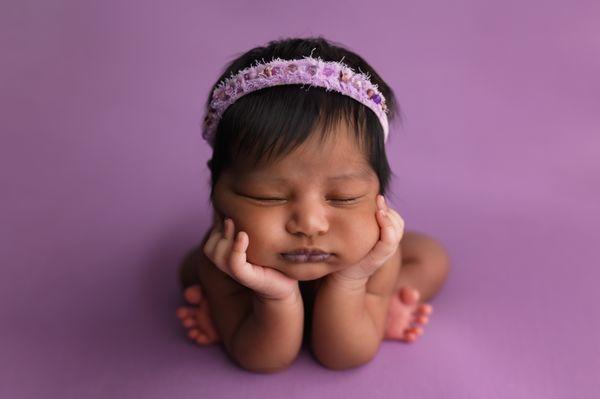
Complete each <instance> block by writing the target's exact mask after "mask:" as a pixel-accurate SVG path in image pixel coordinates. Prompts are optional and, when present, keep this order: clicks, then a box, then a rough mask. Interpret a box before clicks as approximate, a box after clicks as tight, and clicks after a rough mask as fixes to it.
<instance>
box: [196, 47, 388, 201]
mask: <svg viewBox="0 0 600 399" xmlns="http://www.w3.org/2000/svg"><path fill="white" fill-rule="evenodd" d="M309 55H310V56H313V57H315V58H317V57H320V58H321V59H322V60H323V61H341V62H343V63H344V64H346V65H348V66H349V67H350V68H352V69H353V70H354V71H356V72H360V73H364V74H366V75H367V76H369V80H370V81H371V83H373V84H376V85H377V89H378V90H379V91H380V92H381V93H382V94H383V96H384V97H385V99H386V105H387V108H388V113H387V116H388V120H389V121H390V122H391V121H392V120H393V119H394V117H395V116H396V115H397V114H398V107H397V104H396V98H395V95H394V92H393V91H392V89H391V88H390V87H389V86H388V85H387V84H386V83H385V82H384V81H383V79H381V77H380V76H379V75H378V74H377V72H376V71H375V70H374V69H373V68H372V67H371V66H370V65H369V64H368V63H367V62H366V61H365V60H364V59H363V58H361V57H360V56H359V55H357V54H356V53H354V52H352V51H350V50H348V49H346V48H344V47H343V46H342V45H340V44H339V43H335V44H334V43H333V42H331V41H328V40H326V39H325V38H323V37H322V36H319V37H309V38H288V39H279V40H274V41H271V42H269V43H267V45H266V46H263V47H255V48H253V49H251V50H249V51H247V52H245V53H243V54H242V55H240V56H238V57H237V58H236V59H235V60H233V61H232V62H231V63H230V64H229V65H227V66H226V67H225V70H224V72H223V74H222V75H221V76H220V77H219V79H218V80H217V82H216V83H215V84H214V85H213V87H212V88H211V90H210V93H211V94H212V92H213V90H214V89H215V88H216V87H217V86H218V84H219V83H220V82H221V81H222V80H224V79H226V78H229V77H230V76H231V75H232V74H236V73H237V72H239V71H240V70H242V69H245V68H248V67H251V66H253V65H254V64H255V63H256V62H257V61H259V62H268V61H270V60H272V59H273V58H281V59H283V60H290V59H298V58H303V57H305V56H309ZM210 101H211V98H210V94H209V97H208V100H207V102H206V108H205V109H207V108H208V106H209V104H210ZM341 121H344V122H346V123H348V124H349V126H351V127H352V128H351V129H350V130H352V131H353V132H355V134H356V140H357V142H358V143H360V145H361V148H363V149H364V151H365V156H366V159H367V161H368V162H369V164H370V166H371V167H372V168H373V170H374V172H375V173H376V175H377V177H378V178H379V183H380V191H379V193H380V194H384V195H385V193H386V190H387V188H388V184H389V181H390V176H391V175H392V174H393V172H392V171H391V168H390V166H389V164H388V160H387V157H386V153H385V146H384V138H383V127H382V126H381V123H380V122H379V119H378V118H377V116H376V114H375V113H374V112H373V111H372V110H371V109H369V108H368V107H367V106H365V105H364V104H362V103H360V102H358V101H356V100H355V99H353V98H351V97H348V96H345V95H343V94H341V93H338V92H336V91H326V90H325V89H324V88H321V87H312V86H310V87H308V89H307V88H306V87H305V86H304V87H303V86H302V85H283V86H272V87H268V88H264V89H261V90H257V91H254V92H251V93H249V94H246V95H244V96H242V97H241V98H239V99H238V100H237V101H236V102H234V103H233V104H232V105H230V106H229V107H228V108H227V110H226V111H225V112H224V113H223V115H222V117H221V120H220V121H219V124H218V126H217V130H216V135H215V139H214V145H213V155H212V158H211V159H210V160H209V161H208V163H207V165H208V167H209V169H210V171H211V193H210V200H211V202H212V197H213V192H214V188H215V186H216V184H217V180H218V178H219V176H220V175H221V172H223V171H224V170H228V169H229V168H231V167H232V166H233V165H234V164H235V161H237V160H240V159H246V160H253V165H254V166H256V165H258V164H259V163H261V162H269V161H272V160H277V159H281V158H282V157H284V156H285V155H287V154H289V153H290V152H292V151H293V150H294V149H295V148H296V147H298V146H300V145H301V144H302V143H303V142H305V141H306V140H307V139H308V138H309V136H310V135H311V133H313V132H316V131H318V132H319V133H320V134H321V140H324V139H325V138H326V136H327V135H328V133H329V132H330V131H331V128H332V127H335V126H337V124H338V123H340V122H341ZM317 127H320V129H317ZM273 132H277V134H273Z"/></svg>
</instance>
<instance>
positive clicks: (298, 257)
mask: <svg viewBox="0 0 600 399" xmlns="http://www.w3.org/2000/svg"><path fill="white" fill-rule="evenodd" d="M332 255H333V254H331V253H327V252H323V251H304V250H297V251H292V252H285V253H282V254H281V256H282V257H283V259H285V260H287V261H288V262H293V263H314V262H324V261H326V260H328V259H329V258H330V257H331V256H332Z"/></svg>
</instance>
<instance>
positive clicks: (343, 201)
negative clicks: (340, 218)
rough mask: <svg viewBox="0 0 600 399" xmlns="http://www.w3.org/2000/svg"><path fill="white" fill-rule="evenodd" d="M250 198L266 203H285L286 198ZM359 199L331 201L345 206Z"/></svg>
mask: <svg viewBox="0 0 600 399" xmlns="http://www.w3.org/2000/svg"><path fill="white" fill-rule="evenodd" d="M250 198H252V199H255V200H257V201H264V202H275V201H285V198H258V197H250ZM359 198H360V197H355V198H341V199H334V200H331V201H336V202H341V203H343V204H349V203H352V202H353V201H356V200H357V199H359Z"/></svg>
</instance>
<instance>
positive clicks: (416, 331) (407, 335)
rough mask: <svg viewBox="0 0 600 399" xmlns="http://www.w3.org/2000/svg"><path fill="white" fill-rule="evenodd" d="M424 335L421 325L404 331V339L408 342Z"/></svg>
mask: <svg viewBox="0 0 600 399" xmlns="http://www.w3.org/2000/svg"><path fill="white" fill-rule="evenodd" d="M421 335H423V329H422V328H420V327H409V328H407V329H406V330H405V331H404V340H405V341H406V342H414V341H416V339H417V338H418V337H419V336H421Z"/></svg>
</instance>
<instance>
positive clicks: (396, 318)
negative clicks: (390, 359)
mask: <svg viewBox="0 0 600 399" xmlns="http://www.w3.org/2000/svg"><path fill="white" fill-rule="evenodd" d="M400 250H401V253H402V266H401V269H400V273H399V275H398V280H397V288H398V293H397V295H396V296H394V297H393V298H392V301H391V303H390V308H389V312H388V319H387V325H386V332H385V338H386V339H398V340H403V341H406V342H412V341H414V340H415V339H416V338H417V337H418V336H420V335H421V334H422V333H423V328H422V327H423V326H424V325H425V324H427V322H428V321H429V315H430V314H431V312H432V310H433V308H432V307H431V305H429V304H427V303H424V302H426V301H428V300H429V299H431V298H432V297H433V296H434V295H435V293H436V292H437V291H438V290H439V289H440V288H441V286H442V285H443V283H444V281H445V280H446V277H447V275H448V271H449V263H450V262H449V258H448V254H447V252H446V251H445V250H444V248H443V247H442V246H441V245H440V244H439V243H438V242H437V241H435V240H434V239H432V238H430V237H428V236H426V235H424V234H420V233H416V232H406V233H405V234H404V237H403V238H402V241H401V242H400Z"/></svg>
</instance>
